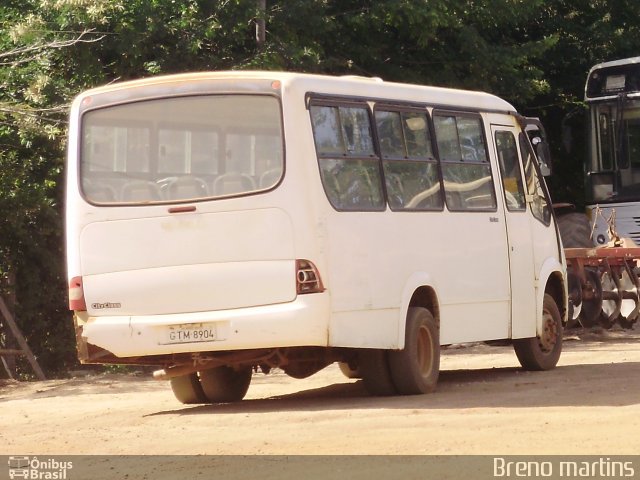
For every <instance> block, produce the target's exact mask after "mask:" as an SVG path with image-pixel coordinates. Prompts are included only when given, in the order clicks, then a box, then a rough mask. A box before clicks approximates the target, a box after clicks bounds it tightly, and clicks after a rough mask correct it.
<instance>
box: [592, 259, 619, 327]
mask: <svg viewBox="0 0 640 480" xmlns="http://www.w3.org/2000/svg"><path fill="white" fill-rule="evenodd" d="M617 274H618V272H616V271H614V270H612V271H611V272H609V271H608V270H603V271H602V272H601V274H600V285H601V287H602V312H601V313H600V317H598V323H599V324H600V325H601V326H602V327H603V328H611V327H613V325H614V324H615V323H616V322H617V321H618V319H619V317H621V316H622V315H621V314H620V312H618V313H617V315H615V316H614V314H615V311H616V308H617V305H616V304H617V302H616V300H614V299H613V298H612V297H617V296H619V295H620V292H619V291H618V286H617V285H616V282H615V281H614V279H613V278H612V275H617ZM605 292H606V293H605Z"/></svg>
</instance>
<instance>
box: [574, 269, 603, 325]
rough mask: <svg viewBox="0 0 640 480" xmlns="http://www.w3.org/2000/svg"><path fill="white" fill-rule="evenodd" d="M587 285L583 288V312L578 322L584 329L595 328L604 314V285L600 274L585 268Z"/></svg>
mask: <svg viewBox="0 0 640 480" xmlns="http://www.w3.org/2000/svg"><path fill="white" fill-rule="evenodd" d="M584 274H585V277H586V279H587V283H586V284H585V285H583V286H582V310H581V311H580V316H579V317H578V320H579V322H580V325H582V326H583V327H593V326H595V325H596V324H597V323H598V320H599V319H600V314H601V313H602V285H601V283H600V275H598V272H597V271H595V270H593V269H590V268H585V269H584Z"/></svg>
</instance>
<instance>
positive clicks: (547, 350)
mask: <svg viewBox="0 0 640 480" xmlns="http://www.w3.org/2000/svg"><path fill="white" fill-rule="evenodd" d="M542 316H543V319H542V322H543V330H544V333H543V337H540V336H537V337H532V338H518V339H515V340H514V341H513V349H514V350H515V352H516V356H517V357H518V360H519V361H520V365H522V367H523V368H524V369H525V370H551V369H552V368H554V367H555V366H556V365H557V364H558V360H559V359H560V354H561V353H562V317H561V316H560V310H558V305H556V302H555V300H554V299H553V297H552V296H551V295H549V294H548V293H545V295H544V301H543V306H542Z"/></svg>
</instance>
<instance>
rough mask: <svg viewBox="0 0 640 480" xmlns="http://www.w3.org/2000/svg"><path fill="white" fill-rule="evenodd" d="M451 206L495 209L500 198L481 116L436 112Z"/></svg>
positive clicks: (448, 203) (436, 128)
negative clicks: (492, 172)
mask: <svg viewBox="0 0 640 480" xmlns="http://www.w3.org/2000/svg"><path fill="white" fill-rule="evenodd" d="M433 123H434V128H435V135H436V142H437V145H438V151H439V153H440V160H441V168H442V177H443V180H444V190H445V198H446V202H447V207H448V208H449V210H453V211H467V210H471V211H474V210H477V211H494V210H495V209H496V197H495V191H494V188H493V179H492V176H491V165H490V164H489V159H488V157H487V148H486V143H485V140H484V135H483V130H482V124H481V120H480V117H478V116H476V115H471V114H444V113H440V114H435V115H434V117H433Z"/></svg>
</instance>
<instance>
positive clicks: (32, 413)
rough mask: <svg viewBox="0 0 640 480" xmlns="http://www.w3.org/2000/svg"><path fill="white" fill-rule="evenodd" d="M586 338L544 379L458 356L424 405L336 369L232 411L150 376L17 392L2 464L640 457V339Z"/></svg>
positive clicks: (6, 398)
mask: <svg viewBox="0 0 640 480" xmlns="http://www.w3.org/2000/svg"><path fill="white" fill-rule="evenodd" d="M578 336H579V338H578ZM578 336H574V337H569V338H568V339H567V340H566V342H565V349H564V352H563V355H562V357H561V360H560V365H559V367H558V368H556V369H555V370H553V371H550V372H542V373H531V372H524V371H522V370H521V369H520V368H519V366H518V362H517V359H516V357H515V355H514V354H513V350H512V349H511V348H510V347H489V346H485V345H477V346H473V347H470V348H460V349H447V350H446V351H444V352H443V356H442V370H443V371H442V373H441V377H440V383H439V388H438V391H437V393H435V394H432V395H424V396H410V397H393V398H374V397H369V396H368V395H367V394H366V393H365V391H364V388H363V386H362V384H361V382H360V381H357V380H348V379H346V378H344V377H343V376H342V374H341V373H340V371H339V370H338V368H337V367H336V366H331V367H329V368H327V369H325V370H323V371H322V372H320V373H318V374H316V375H315V376H313V377H311V378H308V379H305V380H294V379H291V378H289V377H287V376H286V375H284V374H283V373H275V374H271V375H269V376H264V375H262V374H255V375H254V378H253V382H252V385H251V387H250V389H249V393H248V395H247V398H246V400H245V401H243V402H240V403H237V404H227V405H207V406H184V405H181V404H179V403H178V402H177V401H176V400H175V399H174V397H173V394H172V393H171V391H170V388H169V385H168V383H166V382H158V381H154V380H151V379H150V378H148V377H147V376H144V377H140V376H133V375H98V376H92V377H88V378H74V379H70V380H53V381H46V382H35V383H21V384H16V383H4V384H0V418H1V421H0V424H1V426H2V427H1V429H0V454H5V455H16V454H21V455H29V454H37V455H42V454H50V455H63V454H243V455H244V454H247V455H253V454H287V455H291V454H419V455H422V454H501V455H506V454H563V455H569V454H596V455H614V454H637V453H639V452H640V435H639V433H640V332H638V331H632V332H604V333H601V334H593V333H579V334H578Z"/></svg>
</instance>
